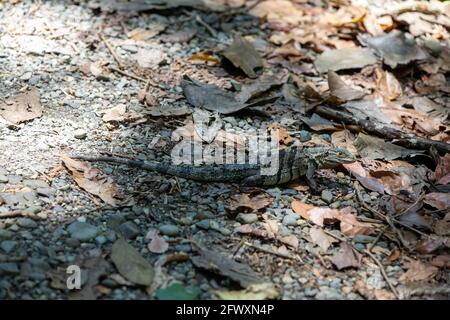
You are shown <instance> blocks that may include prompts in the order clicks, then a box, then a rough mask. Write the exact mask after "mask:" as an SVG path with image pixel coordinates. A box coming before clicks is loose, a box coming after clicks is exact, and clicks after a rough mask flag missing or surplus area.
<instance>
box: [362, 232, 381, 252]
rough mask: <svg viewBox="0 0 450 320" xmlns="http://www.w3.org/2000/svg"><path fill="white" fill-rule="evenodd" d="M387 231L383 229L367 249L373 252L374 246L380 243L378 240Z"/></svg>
mask: <svg viewBox="0 0 450 320" xmlns="http://www.w3.org/2000/svg"><path fill="white" fill-rule="evenodd" d="M385 232H386V229H383V230H381V231H380V232H379V233H378V235H377V237H376V238H375V239H374V240H373V241H372V243H371V244H370V245H369V248H367V250H368V251H369V252H372V249H373V247H375V245H376V244H377V243H378V241H380V239H381V237H382V236H383V234H384V233H385Z"/></svg>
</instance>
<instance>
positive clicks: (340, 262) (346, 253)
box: [331, 242, 362, 270]
mask: <svg viewBox="0 0 450 320" xmlns="http://www.w3.org/2000/svg"><path fill="white" fill-rule="evenodd" d="M361 259H362V255H361V254H360V253H359V252H358V251H356V250H355V249H353V247H352V246H351V245H349V244H348V243H346V242H342V243H341V247H340V249H339V251H338V252H337V253H335V254H334V255H333V257H332V258H331V262H332V263H333V264H334V265H335V266H336V268H337V269H338V270H342V269H345V268H350V267H355V268H358V267H359V266H360V265H361Z"/></svg>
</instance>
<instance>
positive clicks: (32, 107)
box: [0, 89, 43, 125]
mask: <svg viewBox="0 0 450 320" xmlns="http://www.w3.org/2000/svg"><path fill="white" fill-rule="evenodd" d="M42 111H43V108H42V105H41V101H40V98H39V92H38V90H37V89H32V90H30V91H28V92H25V93H21V94H19V95H17V96H14V97H12V98H9V99H8V100H6V101H3V100H2V101H0V116H1V117H2V118H3V119H5V120H6V121H7V122H9V123H12V124H14V125H16V124H19V123H21V122H25V121H30V120H33V119H35V118H39V117H40V116H42Z"/></svg>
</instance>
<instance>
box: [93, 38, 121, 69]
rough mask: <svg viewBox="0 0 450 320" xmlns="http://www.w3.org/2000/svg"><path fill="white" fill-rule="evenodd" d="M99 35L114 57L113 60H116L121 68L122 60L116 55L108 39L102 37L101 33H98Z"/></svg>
mask: <svg viewBox="0 0 450 320" xmlns="http://www.w3.org/2000/svg"><path fill="white" fill-rule="evenodd" d="M99 37H100V39H101V40H102V41H103V42H104V43H105V45H106V47H107V48H108V50H109V52H111V54H112V56H113V57H114V60H116V62H117V64H118V65H119V68H123V63H122V60H120V58H119V56H118V55H117V53H116V51H115V50H114V48H113V47H112V46H111V44H110V43H109V42H108V40H106V39H105V37H103V35H102V34H101V33H99Z"/></svg>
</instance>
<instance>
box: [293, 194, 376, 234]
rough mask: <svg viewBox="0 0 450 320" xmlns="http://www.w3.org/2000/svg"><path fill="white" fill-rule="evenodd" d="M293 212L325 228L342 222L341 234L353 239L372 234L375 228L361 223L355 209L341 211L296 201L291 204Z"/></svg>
mask: <svg viewBox="0 0 450 320" xmlns="http://www.w3.org/2000/svg"><path fill="white" fill-rule="evenodd" d="M291 206H292V210H294V212H296V213H298V214H299V215H300V216H301V217H302V218H304V219H306V220H309V221H311V222H313V223H314V224H316V225H318V226H320V227H323V226H324V225H325V224H329V223H334V222H337V221H339V222H340V229H341V232H342V233H343V234H344V235H346V236H348V237H353V236H355V235H357V234H370V233H372V232H373V230H374V228H373V226H372V225H371V224H370V223H363V222H359V221H358V220H357V219H356V215H355V214H354V209H353V208H350V207H347V208H343V209H341V210H337V209H330V208H326V207H324V208H321V207H314V206H311V205H309V204H305V203H303V202H300V201H298V200H294V201H293V202H292V204H291Z"/></svg>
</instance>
